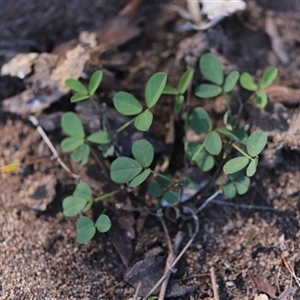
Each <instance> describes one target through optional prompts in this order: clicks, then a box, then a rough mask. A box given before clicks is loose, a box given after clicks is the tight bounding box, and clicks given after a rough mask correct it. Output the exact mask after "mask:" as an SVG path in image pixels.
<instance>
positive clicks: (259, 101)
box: [255, 90, 268, 108]
mask: <svg viewBox="0 0 300 300" xmlns="http://www.w3.org/2000/svg"><path fill="white" fill-rule="evenodd" d="M255 94H256V96H257V97H256V99H255V103H256V105H257V106H258V107H259V108H264V107H265V106H266V105H267V104H268V96H267V94H266V92H265V91H263V90H258V91H256V92H255Z"/></svg>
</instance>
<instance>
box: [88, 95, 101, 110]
mask: <svg viewBox="0 0 300 300" xmlns="http://www.w3.org/2000/svg"><path fill="white" fill-rule="evenodd" d="M90 100H91V102H92V103H93V105H94V106H95V108H96V110H97V111H100V107H99V105H98V104H97V102H96V101H95V99H94V95H93V96H91V97H90Z"/></svg>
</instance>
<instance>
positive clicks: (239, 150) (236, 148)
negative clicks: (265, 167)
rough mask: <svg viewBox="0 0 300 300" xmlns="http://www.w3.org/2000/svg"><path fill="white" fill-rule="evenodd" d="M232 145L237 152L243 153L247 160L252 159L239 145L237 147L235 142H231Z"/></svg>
mask: <svg viewBox="0 0 300 300" xmlns="http://www.w3.org/2000/svg"><path fill="white" fill-rule="evenodd" d="M232 147H233V148H234V149H235V150H237V151H238V152H240V153H241V154H242V155H244V156H245V157H247V158H248V159H249V160H253V158H252V157H251V156H250V155H248V154H247V153H246V152H245V151H243V150H242V149H241V148H240V147H238V146H237V145H236V144H232Z"/></svg>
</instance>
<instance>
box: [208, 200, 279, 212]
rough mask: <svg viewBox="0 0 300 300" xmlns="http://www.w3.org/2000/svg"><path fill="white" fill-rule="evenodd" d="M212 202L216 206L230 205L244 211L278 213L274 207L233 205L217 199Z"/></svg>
mask: <svg viewBox="0 0 300 300" xmlns="http://www.w3.org/2000/svg"><path fill="white" fill-rule="evenodd" d="M212 202H213V203H216V204H222V205H228V206H235V207H238V208H243V209H257V210H266V211H273V212H278V209H276V208H274V207H269V206H259V205H248V204H237V203H231V202H228V201H223V200H217V199H213V201H212Z"/></svg>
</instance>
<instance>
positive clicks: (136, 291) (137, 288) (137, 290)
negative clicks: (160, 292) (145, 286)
mask: <svg viewBox="0 0 300 300" xmlns="http://www.w3.org/2000/svg"><path fill="white" fill-rule="evenodd" d="M141 286H142V283H141V282H139V283H138V285H137V287H136V290H135V293H134V296H133V300H138V297H139V293H140V289H141Z"/></svg>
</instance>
